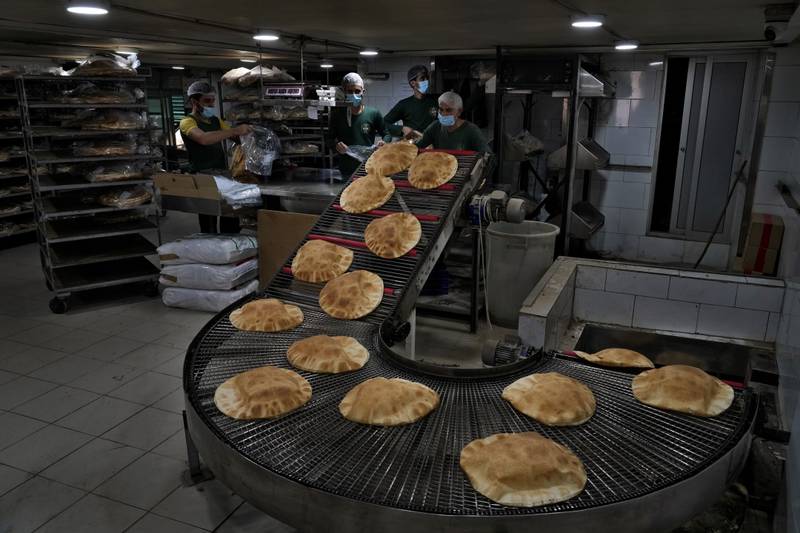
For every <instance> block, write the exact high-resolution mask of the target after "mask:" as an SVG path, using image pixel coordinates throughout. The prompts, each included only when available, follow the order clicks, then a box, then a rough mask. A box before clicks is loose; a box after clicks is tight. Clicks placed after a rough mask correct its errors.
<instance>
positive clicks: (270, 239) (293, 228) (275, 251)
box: [258, 209, 319, 289]
mask: <svg viewBox="0 0 800 533" xmlns="http://www.w3.org/2000/svg"><path fill="white" fill-rule="evenodd" d="M318 218H319V217H318V216H317V215H305V214H302V213H288V212H286V211H270V210H267V209H261V210H259V211H258V278H259V281H260V286H261V288H262V289H263V288H264V287H266V285H267V284H268V283H269V282H270V280H271V279H272V277H273V276H274V275H275V274H276V273H277V272H278V270H279V269H280V268H281V267H282V266H283V264H284V263H285V262H286V259H287V258H288V257H289V256H290V255H291V254H292V252H294V251H295V249H296V248H297V247H298V246H299V245H300V242H302V240H303V238H305V236H306V234H308V232H309V231H311V228H313V227H314V224H316V223H317V219H318Z"/></svg>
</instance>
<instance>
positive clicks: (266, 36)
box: [253, 31, 280, 41]
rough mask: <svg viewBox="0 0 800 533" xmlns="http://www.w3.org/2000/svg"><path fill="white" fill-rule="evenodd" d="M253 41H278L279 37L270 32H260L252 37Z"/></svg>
mask: <svg viewBox="0 0 800 533" xmlns="http://www.w3.org/2000/svg"><path fill="white" fill-rule="evenodd" d="M253 39H255V40H256V41H277V40H278V39H280V36H279V35H278V34H277V33H274V32H271V31H260V32H258V33H256V34H255V35H253Z"/></svg>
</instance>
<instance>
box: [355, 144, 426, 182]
mask: <svg viewBox="0 0 800 533" xmlns="http://www.w3.org/2000/svg"><path fill="white" fill-rule="evenodd" d="M417 153H419V148H417V145H415V144H412V143H409V142H405V141H397V142H395V143H390V144H384V145H383V146H381V147H380V148H378V149H377V150H375V151H374V152H372V155H371V156H369V159H367V163H366V164H365V165H364V168H365V169H367V172H370V173H371V172H376V173H378V174H380V175H381V176H391V175H392V174H396V173H398V172H402V171H404V170H406V169H407V168H408V167H410V166H411V163H412V162H413V161H414V158H415V157H417Z"/></svg>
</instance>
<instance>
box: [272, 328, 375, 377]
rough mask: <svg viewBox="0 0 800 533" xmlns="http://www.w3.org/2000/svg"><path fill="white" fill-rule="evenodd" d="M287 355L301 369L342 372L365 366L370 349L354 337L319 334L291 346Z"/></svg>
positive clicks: (333, 372)
mask: <svg viewBox="0 0 800 533" xmlns="http://www.w3.org/2000/svg"><path fill="white" fill-rule="evenodd" d="M286 358H287V359H288V360H289V363H290V364H291V365H292V366H293V367H295V368H299V369H300V370H307V371H308V372H319V373H322V374H339V373H341V372H350V371H352V370H358V369H359V368H361V367H363V366H364V365H365V364H366V363H367V360H368V359H369V352H368V351H367V349H366V348H364V347H363V346H362V345H361V343H360V342H358V341H357V340H355V339H354V338H353V337H329V336H328V335H315V336H313V337H308V338H306V339H303V340H299V341H297V342H295V343H294V344H292V345H291V346H289V350H288V351H287V352H286Z"/></svg>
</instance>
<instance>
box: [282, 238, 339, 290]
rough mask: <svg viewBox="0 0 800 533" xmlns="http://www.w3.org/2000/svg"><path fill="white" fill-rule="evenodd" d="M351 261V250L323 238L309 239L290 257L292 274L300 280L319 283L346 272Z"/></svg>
mask: <svg viewBox="0 0 800 533" xmlns="http://www.w3.org/2000/svg"><path fill="white" fill-rule="evenodd" d="M352 262H353V251H352V250H349V249H347V248H345V247H343V246H338V245H336V244H333V243H330V242H327V241H323V240H310V241H308V242H306V243H305V244H304V245H303V246H301V247H300V249H299V250H298V251H297V253H296V254H295V256H294V259H292V275H294V277H295V278H297V279H299V280H301V281H308V282H310V283H321V282H323V281H330V280H332V279H333V278H336V277H338V276H341V275H342V274H344V273H345V272H347V269H348V268H350V264H351V263H352Z"/></svg>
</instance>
